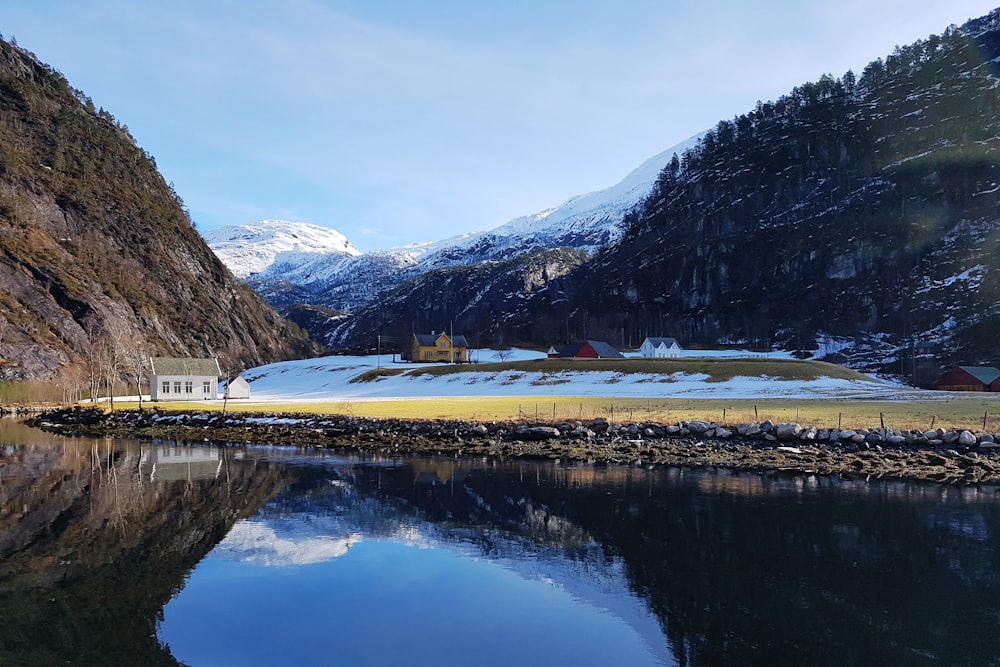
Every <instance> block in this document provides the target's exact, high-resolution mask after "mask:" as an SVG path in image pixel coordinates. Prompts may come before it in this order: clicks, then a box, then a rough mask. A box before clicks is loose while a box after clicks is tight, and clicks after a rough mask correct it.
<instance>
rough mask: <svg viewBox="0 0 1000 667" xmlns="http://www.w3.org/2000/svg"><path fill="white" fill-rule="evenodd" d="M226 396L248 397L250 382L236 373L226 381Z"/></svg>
mask: <svg viewBox="0 0 1000 667" xmlns="http://www.w3.org/2000/svg"><path fill="white" fill-rule="evenodd" d="M225 397H226V398H250V383H249V382H247V380H246V378H245V377H243V376H242V375H237V376H236V377H234V378H233V379H232V380H230V381H229V382H227V383H226V389H225Z"/></svg>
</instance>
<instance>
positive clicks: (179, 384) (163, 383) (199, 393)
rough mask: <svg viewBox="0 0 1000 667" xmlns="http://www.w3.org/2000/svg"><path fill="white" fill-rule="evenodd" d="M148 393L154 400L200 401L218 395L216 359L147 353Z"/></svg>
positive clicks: (219, 372) (217, 363)
mask: <svg viewBox="0 0 1000 667" xmlns="http://www.w3.org/2000/svg"><path fill="white" fill-rule="evenodd" d="M149 365H150V367H151V368H152V373H151V374H150V378H149V397H150V398H151V399H153V400H154V401H203V400H209V399H216V398H218V397H219V376H220V375H222V372H221V371H220V370H219V361H218V360H217V359H179V358H176V357H150V358H149Z"/></svg>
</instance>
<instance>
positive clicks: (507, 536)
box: [261, 459, 1000, 665]
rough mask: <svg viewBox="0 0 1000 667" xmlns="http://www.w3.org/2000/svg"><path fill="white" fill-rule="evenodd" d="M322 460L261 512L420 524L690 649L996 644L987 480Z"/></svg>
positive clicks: (999, 538)
mask: <svg viewBox="0 0 1000 667" xmlns="http://www.w3.org/2000/svg"><path fill="white" fill-rule="evenodd" d="M315 470H322V468H316V469H315ZM312 474H313V475H319V477H321V478H325V480H326V481H321V480H320V479H319V478H317V479H312V480H303V483H301V484H300V485H299V486H297V487H296V488H294V489H293V490H292V493H290V494H282V495H281V496H279V497H277V498H275V500H274V501H272V502H271V503H269V504H268V505H267V506H266V508H265V509H264V510H263V511H262V514H261V516H262V517H263V519H262V520H264V521H268V522H270V521H271V520H272V519H271V517H281V516H286V515H288V514H290V513H293V512H296V511H304V510H306V508H309V509H308V510H306V511H308V512H309V513H311V514H313V515H323V516H328V517H329V516H335V517H337V519H336V522H335V523H334V524H331V525H335V526H336V528H334V529H333V530H334V531H341V532H339V533H338V532H332V533H330V534H333V535H336V534H340V535H349V534H362V535H364V536H365V539H368V538H369V537H371V536H376V537H379V536H384V537H391V535H392V534H393V533H396V532H399V531H400V530H401V527H402V526H410V527H411V531H412V532H415V533H417V534H419V535H420V536H421V538H420V539H422V540H424V541H426V542H428V543H435V544H443V545H447V546H448V548H451V549H458V550H463V551H467V552H469V553H472V554H473V555H475V556H476V557H486V558H489V559H491V560H493V561H495V562H499V563H502V564H503V565H504V566H505V567H509V568H510V569H511V570H513V571H517V572H519V573H520V574H521V575H522V576H524V577H526V578H532V579H542V580H547V581H552V582H553V583H554V584H555V585H559V586H563V587H565V588H566V589H567V590H570V591H571V592H572V593H573V594H574V595H575V596H576V597H577V598H578V599H581V600H586V601H588V602H589V603H590V604H592V605H595V606H598V607H600V608H603V609H608V610H610V611H611V613H615V614H618V615H620V617H621V618H623V619H625V620H626V621H627V622H628V623H629V624H630V625H632V626H633V627H634V628H636V629H637V631H639V632H640V633H641V634H642V635H643V636H644V637H646V638H647V642H650V644H651V645H652V646H654V647H655V646H659V647H660V648H659V650H658V651H657V652H658V653H663V652H664V651H665V646H664V645H666V647H669V651H670V652H671V653H672V654H673V655H674V656H675V657H676V658H677V660H678V661H679V662H680V663H681V664H691V665H713V664H761V663H765V664H774V662H775V661H776V660H777V661H778V662H783V663H787V664H810V665H842V664H873V663H882V664H914V661H915V660H916V661H917V663H918V664H930V663H934V662H936V661H939V660H942V659H947V660H948V661H953V662H955V663H961V664H987V663H988V662H989V660H990V659H991V656H992V657H995V656H996V655H1000V575H998V574H997V573H996V572H995V571H994V570H995V568H994V565H995V563H997V562H1000V507H997V506H996V504H995V503H994V502H992V500H991V499H992V494H989V493H986V492H983V491H978V490H958V489H944V490H942V489H940V488H937V487H922V486H915V485H905V484H895V483H893V484H890V483H885V484H880V483H870V484H851V483H845V482H842V481H840V480H834V479H827V478H817V477H811V478H807V477H795V478H792V477H789V478H783V477H780V476H778V477H764V476H760V475H750V474H727V473H705V472H695V471H685V470H672V471H662V470H661V471H654V472H653V473H650V472H649V471H646V470H644V469H639V468H606V469H605V468H599V467H593V466H580V467H571V468H569V467H559V466H551V465H543V464H532V463H525V462H489V463H484V464H476V463H473V462H458V461H453V460H445V459H416V460H413V461H404V462H403V463H402V465H398V466H394V467H385V466H380V467H368V466H364V465H357V464H355V465H342V466H339V467H336V468H329V469H328V470H327V471H326V472H324V473H322V474H320V473H317V472H315V471H314V472H313V473H312ZM330 478H333V479H335V480H336V481H337V483H336V484H330V483H329V479H330ZM942 501H946V502H944V503H943V502H942ZM320 530H321V531H322V530H326V528H320ZM636 598H638V599H639V600H640V601H641V602H640V603H639V604H636ZM647 605H648V608H649V609H651V610H652V611H653V612H654V613H655V616H656V618H658V619H659V621H658V622H659V625H660V628H656V629H655V630H654V631H653V632H652V633H651V632H648V631H644V628H643V624H644V621H643V617H644V614H637V613H636V611H635V610H636V609H641V608H644V607H647ZM630 614H631V616H630ZM645 622H646V623H648V617H646V621H645ZM657 642H658V643H657ZM921 656H922V657H921Z"/></svg>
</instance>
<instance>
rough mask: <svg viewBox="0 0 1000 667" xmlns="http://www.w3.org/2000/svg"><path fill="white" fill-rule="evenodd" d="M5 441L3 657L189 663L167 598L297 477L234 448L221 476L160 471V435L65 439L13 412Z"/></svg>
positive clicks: (0, 513) (0, 505)
mask: <svg viewBox="0 0 1000 667" xmlns="http://www.w3.org/2000/svg"><path fill="white" fill-rule="evenodd" d="M0 443H2V444H0V447H2V449H0V664H3V665H7V664H10V665H54V664H73V665H110V664H114V665H134V664H143V665H176V664H178V663H177V661H176V660H175V659H174V657H173V656H172V655H171V654H170V653H169V651H167V650H165V649H164V648H163V647H162V646H161V644H160V643H159V642H158V641H157V640H156V637H155V633H156V624H157V620H158V617H159V616H160V614H161V612H162V608H163V605H165V604H166V602H167V601H168V600H169V599H170V598H171V596H173V595H174V594H175V593H176V592H177V591H178V590H180V589H181V588H182V586H183V583H184V577H185V575H186V574H187V573H188V572H189V571H190V570H191V568H192V567H193V566H194V565H195V563H197V562H198V561H199V560H201V559H202V558H203V557H204V555H205V554H206V553H207V552H208V551H210V550H211V549H212V548H213V547H214V546H215V545H216V544H217V543H218V542H219V541H220V540H221V539H222V538H223V537H224V536H225V534H226V533H227V532H228V530H229V528H230V526H232V525H233V524H234V523H235V522H237V521H239V520H240V519H242V518H245V517H248V516H251V515H253V514H254V513H255V512H256V511H257V510H258V509H259V508H260V506H261V505H262V504H263V503H264V501H265V500H266V499H268V498H270V497H272V496H274V495H275V494H276V493H277V492H278V491H279V490H280V489H281V488H283V486H284V485H285V483H287V481H288V478H287V477H285V476H284V473H282V472H281V470H280V469H278V468H277V467H274V466H270V465H269V464H267V463H266V462H260V461H239V460H230V459H229V458H228V457H225V456H222V458H221V469H220V474H219V475H218V476H217V477H212V478H209V479H203V478H202V477H203V476H201V475H199V476H192V477H186V476H178V479H177V480H175V481H160V480H156V479H154V477H155V475H153V476H151V474H150V470H151V468H150V466H149V462H150V461H151V460H153V459H156V453H157V448H156V447H154V446H152V445H149V444H141V443H138V442H130V441H121V440H117V441H116V440H111V439H79V438H58V437H54V436H48V435H45V434H42V433H40V432H38V431H34V430H31V429H27V428H26V427H24V426H22V425H20V424H18V423H16V422H13V421H12V420H7V419H0ZM211 454H212V455H217V454H220V452H218V450H215V449H214V448H213V449H212V452H211ZM176 455H177V453H176V452H175V458H176ZM168 458H169V457H168ZM188 458H190V459H191V461H195V460H201V459H203V458H204V457H203V456H201V455H200V454H199V452H197V451H193V450H192V451H191V456H190V457H188Z"/></svg>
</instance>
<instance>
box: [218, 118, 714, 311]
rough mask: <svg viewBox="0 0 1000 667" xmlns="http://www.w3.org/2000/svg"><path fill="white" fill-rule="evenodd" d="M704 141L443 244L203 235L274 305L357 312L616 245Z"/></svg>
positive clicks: (268, 230) (317, 231) (297, 228)
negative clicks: (460, 274)
mask: <svg viewBox="0 0 1000 667" xmlns="http://www.w3.org/2000/svg"><path fill="white" fill-rule="evenodd" d="M700 136H701V135H699V136H696V137H692V138H690V139H688V140H687V141H684V142H682V143H680V144H678V145H676V146H673V147H671V148H668V149H667V150H665V151H663V152H662V153H659V154H657V155H655V156H653V157H651V158H649V159H648V160H646V161H645V162H643V163H642V164H641V165H640V166H639V167H638V168H636V169H635V170H633V171H632V172H631V173H629V174H628V175H627V176H626V177H625V178H624V179H622V180H621V181H620V182H619V183H617V184H616V185H613V186H611V187H609V188H606V189H604V190H599V191H596V192H590V193H587V194H583V195H577V196H574V197H571V198H569V199H568V200H566V201H565V202H563V203H562V204H560V205H559V206H556V207H554V208H550V209H548V210H545V211H542V212H539V213H535V214H532V215H525V216H521V217H519V218H515V219H514V220H511V221H509V222H507V223H506V224H503V225H501V226H499V227H496V228H494V229H491V230H489V231H480V232H473V233H469V234H463V235H460V236H454V237H450V238H447V239H443V240H440V241H431V242H419V243H413V244H409V245H405V246H400V247H397V248H392V249H390V250H381V251H375V252H371V253H364V254H362V253H359V252H358V251H357V250H356V249H355V248H354V247H353V246H352V245H351V244H350V242H349V241H348V240H347V239H346V238H345V237H344V236H343V235H342V234H340V233H339V232H337V231H335V230H333V229H329V228H327V227H321V226H319V225H313V224H308V223H302V222H288V221H283V220H260V221H258V222H254V223H250V224H247V225H230V226H227V227H222V228H219V229H216V230H210V231H207V232H205V233H204V234H203V236H204V237H205V240H206V241H207V242H208V245H209V247H211V248H212V250H213V251H214V252H215V253H216V255H218V256H219V258H220V259H221V260H222V261H223V263H225V264H226V266H228V267H229V269H230V270H231V271H232V272H233V273H234V274H235V275H237V276H238V277H240V278H243V279H245V280H247V281H248V282H249V283H250V285H251V286H252V287H254V288H255V289H256V290H257V291H259V292H260V293H261V294H262V295H263V296H264V298H265V299H267V300H268V301H269V302H270V303H271V304H272V305H274V306H275V307H278V308H284V307H287V306H288V305H290V304H291V303H293V302H295V301H301V300H307V301H310V302H312V303H316V304H320V305H324V306H328V307H331V308H334V309H337V310H342V311H352V310H355V309H357V308H359V307H362V306H365V305H367V304H368V303H370V302H371V301H372V300H373V299H374V298H375V297H376V296H378V294H379V293H381V292H382V291H384V290H386V289H390V288H392V287H395V286H396V285H398V284H399V283H401V282H402V281H403V280H406V279H407V278H412V277H415V276H417V275H420V274H422V273H424V272H426V271H429V270H431V269H436V268H442V267H448V266H471V265H474V264H478V263H479V262H483V261H487V260H499V259H510V258H513V257H517V256H520V255H524V254H526V253H528V252H531V251H534V250H538V249H541V248H557V247H570V248H575V249H579V250H586V251H588V252H594V251H596V250H597V249H598V248H600V247H602V246H604V245H607V244H610V243H614V242H615V241H617V240H618V238H619V236H620V235H621V229H620V223H621V221H622V219H623V218H624V217H625V215H626V214H627V213H628V212H629V211H630V210H631V209H632V208H633V207H635V206H636V205H637V204H638V203H640V202H641V201H643V200H644V199H645V197H646V196H647V195H648V194H649V193H650V191H651V190H652V189H653V185H654V184H655V182H656V179H657V176H658V175H659V174H660V172H661V171H662V169H663V168H664V166H666V164H667V163H668V162H669V160H670V159H671V157H672V156H673V155H674V154H675V153H676V154H680V153H682V152H683V151H684V150H686V149H688V148H691V147H693V146H695V145H696V144H697V141H698V139H699V138H700Z"/></svg>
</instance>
